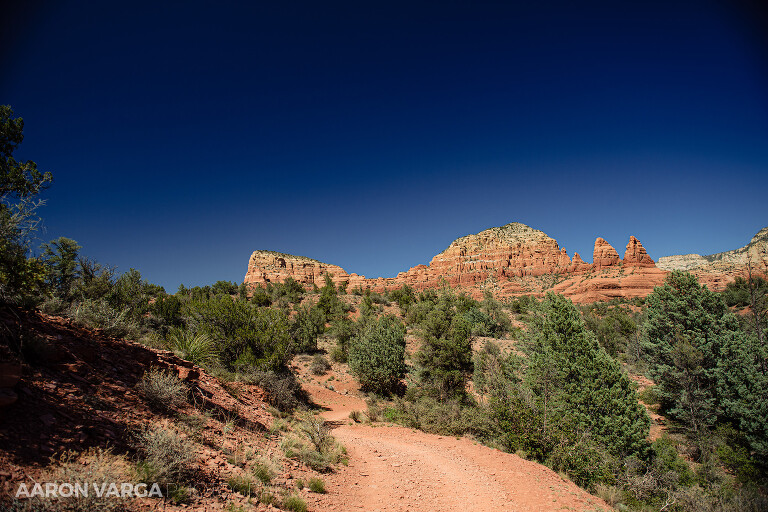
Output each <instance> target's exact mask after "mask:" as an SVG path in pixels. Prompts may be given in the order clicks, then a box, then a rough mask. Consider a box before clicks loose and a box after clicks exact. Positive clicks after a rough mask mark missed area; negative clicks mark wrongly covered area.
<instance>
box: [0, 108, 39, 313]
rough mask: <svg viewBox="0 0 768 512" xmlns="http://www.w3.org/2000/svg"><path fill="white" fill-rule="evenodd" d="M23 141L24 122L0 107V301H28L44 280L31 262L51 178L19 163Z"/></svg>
mask: <svg viewBox="0 0 768 512" xmlns="http://www.w3.org/2000/svg"><path fill="white" fill-rule="evenodd" d="M23 140H24V121H23V120H22V119H21V118H20V117H17V118H14V117H13V110H12V109H11V107H10V106H8V105H0V300H17V299H20V298H28V297H30V296H31V295H33V294H35V293H36V292H37V288H39V287H40V286H41V285H42V283H43V279H44V276H45V269H44V267H43V266H42V264H41V263H40V262H39V260H37V259H35V258H28V252H29V245H30V234H31V233H32V232H33V231H34V230H35V229H36V227H37V225H38V223H39V222H40V219H39V217H38V216H37V215H36V213H35V210H36V208H37V207H38V206H39V205H40V204H41V201H36V197H37V195H38V194H39V193H40V192H41V191H42V190H43V189H45V188H47V187H48V186H49V185H50V183H51V181H52V177H51V174H50V173H48V172H46V173H43V172H41V171H40V170H39V169H38V168H37V164H35V162H32V161H31V160H28V161H26V162H19V161H18V160H16V159H15V158H14V157H13V153H14V151H15V150H16V149H17V148H18V146H19V145H20V144H21V142H22V141H23Z"/></svg>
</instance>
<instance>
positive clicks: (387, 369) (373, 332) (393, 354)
mask: <svg viewBox="0 0 768 512" xmlns="http://www.w3.org/2000/svg"><path fill="white" fill-rule="evenodd" d="M349 369H350V370H351V371H352V373H353V374H355V376H356V377H357V378H358V380H359V381H360V385H361V387H362V388H363V389H364V390H369V391H373V392H376V393H381V394H387V393H390V392H392V391H394V390H396V389H397V388H398V387H399V384H400V379H402V378H403V377H404V376H405V371H406V366H405V330H404V328H403V326H402V324H401V323H400V322H399V321H398V320H397V319H395V318H394V317H391V316H387V317H383V318H381V319H379V320H371V321H369V322H368V323H367V325H366V326H365V327H364V328H363V330H362V332H361V333H360V335H359V336H358V337H357V338H356V339H355V340H354V341H353V342H351V344H350V347H349Z"/></svg>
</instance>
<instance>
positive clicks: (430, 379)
mask: <svg viewBox="0 0 768 512" xmlns="http://www.w3.org/2000/svg"><path fill="white" fill-rule="evenodd" d="M447 324H448V320H447V315H446V314H445V312H444V311H441V310H434V311H432V312H431V313H429V314H428V315H427V319H426V321H425V323H424V330H425V334H424V341H423V343H422V345H421V348H420V350H419V352H417V353H416V362H417V363H418V365H419V380H420V382H421V384H422V387H424V388H425V389H431V390H433V391H434V392H435V394H436V396H437V397H438V398H439V399H440V400H446V399H449V398H452V397H455V396H461V395H463V394H464V393H465V388H466V383H467V380H468V378H469V376H470V375H471V374H472V370H473V368H474V367H473V363H472V341H471V334H472V324H471V323H470V322H469V320H467V319H466V317H464V316H454V317H453V319H452V320H451V321H450V324H449V325H450V326H449V327H448V328H447V329H446V325H447Z"/></svg>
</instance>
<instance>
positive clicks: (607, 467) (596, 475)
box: [547, 435, 618, 489]
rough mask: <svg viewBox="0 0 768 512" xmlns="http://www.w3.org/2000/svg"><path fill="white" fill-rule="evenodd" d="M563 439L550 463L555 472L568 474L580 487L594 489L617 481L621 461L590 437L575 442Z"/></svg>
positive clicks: (554, 451)
mask: <svg viewBox="0 0 768 512" xmlns="http://www.w3.org/2000/svg"><path fill="white" fill-rule="evenodd" d="M569 437H570V436H563V437H561V438H560V440H559V442H558V443H557V444H555V446H554V448H553V449H552V452H551V453H550V455H549V458H548V460H547V462H548V463H549V465H550V466H551V467H552V469H554V470H555V471H564V472H565V473H566V474H567V475H568V476H569V477H570V478H571V480H573V481H574V482H575V483H576V484H577V485H580V486H581V487H584V488H587V489H594V487H595V484H597V483H598V482H599V483H608V484H612V483H613V482H614V481H615V475H614V473H613V472H614V469H615V468H616V467H617V465H618V464H617V462H616V459H615V458H614V457H612V456H611V454H610V453H608V452H607V451H606V449H605V448H603V446H602V445H600V444H599V443H596V442H594V441H593V440H592V439H591V438H590V436H589V435H583V436H580V437H578V438H577V439H575V440H573V439H570V438H569Z"/></svg>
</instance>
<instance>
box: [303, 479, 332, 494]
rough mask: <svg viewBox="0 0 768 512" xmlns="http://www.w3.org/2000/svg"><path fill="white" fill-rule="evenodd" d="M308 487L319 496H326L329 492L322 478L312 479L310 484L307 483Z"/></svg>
mask: <svg viewBox="0 0 768 512" xmlns="http://www.w3.org/2000/svg"><path fill="white" fill-rule="evenodd" d="M307 487H309V489H310V490H311V491H312V492H316V493H318V494H325V493H326V492H328V491H327V490H326V489H325V482H323V480H322V478H316V477H315V478H310V479H309V482H308V483H307Z"/></svg>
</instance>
